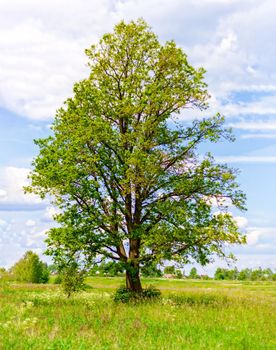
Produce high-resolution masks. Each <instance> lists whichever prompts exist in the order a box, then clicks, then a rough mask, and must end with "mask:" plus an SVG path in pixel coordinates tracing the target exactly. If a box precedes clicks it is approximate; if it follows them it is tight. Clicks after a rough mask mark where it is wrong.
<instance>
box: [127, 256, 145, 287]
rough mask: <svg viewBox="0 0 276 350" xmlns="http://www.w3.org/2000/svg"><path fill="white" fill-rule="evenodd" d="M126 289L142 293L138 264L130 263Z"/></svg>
mask: <svg viewBox="0 0 276 350" xmlns="http://www.w3.org/2000/svg"><path fill="white" fill-rule="evenodd" d="M126 287H127V289H129V290H131V291H132V292H135V293H141V292H142V285H141V280H140V275H139V264H138V263H137V262H133V261H132V262H130V263H128V264H127V267H126Z"/></svg>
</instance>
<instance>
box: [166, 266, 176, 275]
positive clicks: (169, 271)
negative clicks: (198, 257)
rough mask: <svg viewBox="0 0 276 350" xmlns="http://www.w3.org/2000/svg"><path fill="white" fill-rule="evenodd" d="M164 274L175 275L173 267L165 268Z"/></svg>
mask: <svg viewBox="0 0 276 350" xmlns="http://www.w3.org/2000/svg"><path fill="white" fill-rule="evenodd" d="M164 273H165V274H168V275H174V273H175V266H174V265H171V266H165V268H164Z"/></svg>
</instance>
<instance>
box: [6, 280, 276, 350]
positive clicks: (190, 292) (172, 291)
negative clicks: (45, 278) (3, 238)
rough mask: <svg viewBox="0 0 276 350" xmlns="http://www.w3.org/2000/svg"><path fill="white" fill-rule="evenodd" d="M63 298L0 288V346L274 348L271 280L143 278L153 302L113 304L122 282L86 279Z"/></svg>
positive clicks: (56, 290)
mask: <svg viewBox="0 0 276 350" xmlns="http://www.w3.org/2000/svg"><path fill="white" fill-rule="evenodd" d="M85 282H86V286H87V287H86V290H84V291H82V292H80V293H76V294H74V295H73V296H72V297H70V298H68V297H67V296H66V295H65V294H64V293H62V292H61V289H60V286H59V285H55V284H46V285H42V284H23V283H15V282H10V283H2V284H1V286H0V308H1V313H0V349H5V350H16V349H38V350H39V349H43V350H44V349H53V350H54V349H70V350H71V349H97V350H98V349H189V350H190V349H191V350H193V349H196V350H198V349H204V350H205V349H212V350H213V349H227V350H228V349H233V350H237V349H250V350H251V349H271V350H272V349H275V348H276V341H275V334H276V327H275V311H276V310H275V300H276V299H275V297H276V288H275V287H276V282H259V281H256V282H252V281H214V280H206V281H203V280H178V279H172V280H168V279H160V278H159V279H157V278H156V279H153V278H144V279H143V285H144V286H145V287H146V286H149V285H152V286H154V287H157V288H159V289H160V290H161V292H162V297H161V298H160V299H159V300H158V301H154V302H140V303H136V304H133V303H132V304H122V303H116V302H114V301H113V295H114V292H115V290H116V289H117V288H118V287H119V286H120V285H122V284H123V282H124V280H123V278H121V277H112V278H111V277H110V278H109V277H90V278H88V279H86V281H85Z"/></svg>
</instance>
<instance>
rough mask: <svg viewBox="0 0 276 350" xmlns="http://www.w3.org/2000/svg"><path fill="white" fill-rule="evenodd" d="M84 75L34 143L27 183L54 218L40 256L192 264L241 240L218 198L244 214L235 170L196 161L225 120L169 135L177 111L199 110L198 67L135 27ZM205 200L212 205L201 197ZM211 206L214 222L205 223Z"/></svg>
mask: <svg viewBox="0 0 276 350" xmlns="http://www.w3.org/2000/svg"><path fill="white" fill-rule="evenodd" d="M86 54H87V56H88V58H89V67H90V69H91V73H90V75H89V77H88V78H87V79H84V80H82V81H80V82H78V83H76V84H75V86H74V97H73V98H70V99H68V100H67V101H66V103H65V107H63V108H61V109H59V110H58V111H57V114H56V118H55V121H54V124H53V126H52V131H53V136H51V137H49V138H47V139H44V140H43V139H42V140H37V141H36V144H37V145H38V146H39V148H40V153H39V155H38V156H37V157H36V159H35V160H34V162H33V166H34V170H33V172H32V174H31V176H30V178H31V181H32V185H31V186H30V187H28V188H27V189H26V190H27V191H30V192H34V193H37V194H39V195H40V196H41V197H45V196H46V195H51V196H52V198H53V200H54V202H55V204H56V205H58V206H59V207H60V209H61V211H62V214H60V215H59V216H58V218H57V221H58V224H59V225H60V227H56V228H53V229H52V230H50V233H49V236H48V240H47V243H48V246H49V250H48V252H49V254H51V255H54V256H55V258H56V260H58V259H60V260H63V258H65V261H66V259H67V260H68V261H69V260H73V261H75V260H77V261H78V262H79V263H80V264H83V265H84V264H85V263H86V262H89V263H90V262H91V261H93V259H98V258H101V257H106V258H111V259H115V260H116V259H117V260H121V261H123V262H127V261H128V259H130V260H131V261H132V262H133V261H134V262H135V266H139V263H140V262H146V261H150V260H151V259H152V260H155V261H158V260H162V259H177V260H179V261H181V260H182V261H187V260H189V259H190V258H193V259H196V260H198V261H200V262H201V263H206V262H208V261H209V257H210V256H212V254H214V253H216V254H219V255H224V250H223V245H224V243H225V242H229V243H243V238H242V236H241V235H240V233H239V231H238V228H237V227H236V225H235V223H234V221H233V218H232V216H231V215H229V214H227V211H228V208H227V205H225V202H223V199H227V201H228V202H229V203H230V204H231V205H234V206H236V207H237V208H239V209H244V200H245V198H244V195H243V193H242V192H241V191H240V190H239V188H238V185H237V183H236V182H235V177H236V174H235V171H233V170H232V169H231V168H228V167H227V166H225V165H217V164H215V162H214V159H213V158H212V157H211V155H208V154H207V155H205V156H204V157H199V155H197V149H198V146H199V145H200V144H201V143H203V142H218V141H220V140H222V139H227V140H230V141H232V140H233V136H232V135H231V132H230V131H229V130H227V129H225V128H224V126H223V123H224V118H223V117H222V116H221V115H220V114H217V115H216V116H214V117H213V118H209V119H203V120H196V121H194V122H192V123H191V125H190V126H186V127H183V126H179V125H178V126H174V125H173V121H172V117H173V116H175V115H176V114H177V113H180V112H181V111H182V110H183V109H184V108H191V107H192V108H199V109H205V108H207V105H208V92H207V89H206V83H205V82H204V80H203V78H204V73H205V71H204V69H202V68H199V69H195V68H194V67H192V66H191V65H190V64H189V63H188V60H187V55H186V54H185V53H184V52H183V51H182V49H180V48H178V47H177V46H176V44H175V42H173V41H170V42H167V43H165V44H164V45H161V44H160V43H159V41H158V39H157V37H156V35H155V34H154V33H153V32H152V31H151V29H150V28H149V27H148V25H147V24H146V23H145V22H144V21H143V20H138V21H137V22H134V21H132V22H130V23H128V24H126V23H125V22H120V23H119V24H118V25H117V26H115V28H114V32H113V33H110V34H105V35H104V36H103V37H102V39H101V40H100V42H99V44H97V45H93V46H91V47H90V48H89V49H87V50H86ZM210 199H212V200H210ZM214 200H215V201H217V203H218V202H219V204H218V205H216V206H217V207H218V209H219V210H220V211H221V212H223V214H221V215H218V216H215V215H214V212H215V210H217V209H215V206H214Z"/></svg>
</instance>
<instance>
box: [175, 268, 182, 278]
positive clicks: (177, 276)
mask: <svg viewBox="0 0 276 350" xmlns="http://www.w3.org/2000/svg"><path fill="white" fill-rule="evenodd" d="M175 277H176V278H178V279H181V278H182V277H183V273H182V272H181V270H175Z"/></svg>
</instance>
